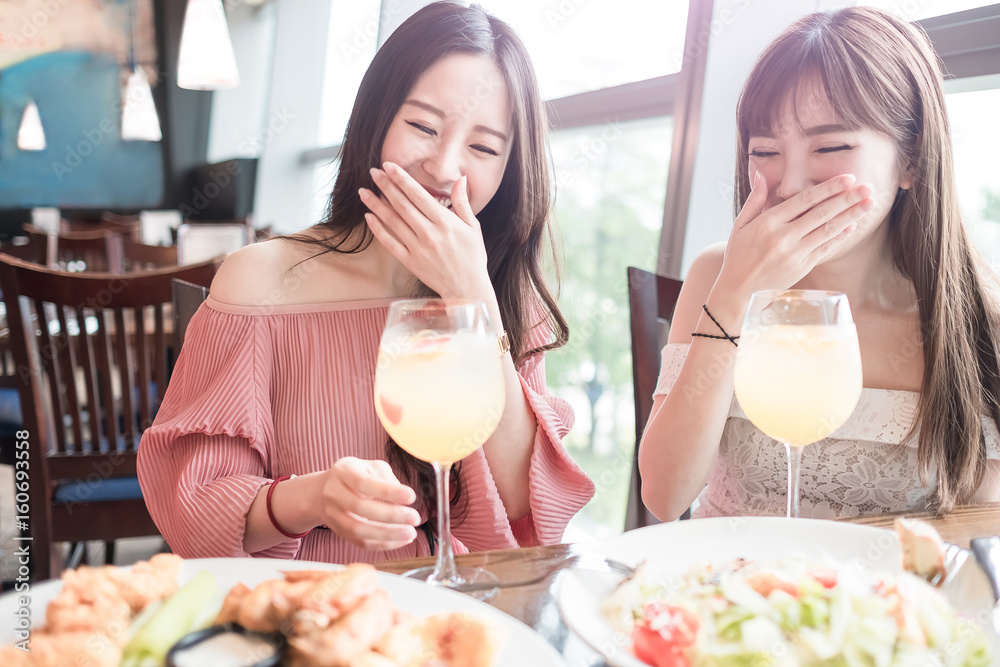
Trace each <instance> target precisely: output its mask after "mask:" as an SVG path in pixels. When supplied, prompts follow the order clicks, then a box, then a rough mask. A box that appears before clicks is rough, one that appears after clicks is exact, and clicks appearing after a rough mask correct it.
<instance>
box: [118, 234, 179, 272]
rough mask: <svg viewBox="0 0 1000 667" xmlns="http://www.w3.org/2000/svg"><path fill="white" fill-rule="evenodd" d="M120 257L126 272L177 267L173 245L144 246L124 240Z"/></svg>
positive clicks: (175, 248) (175, 251)
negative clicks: (121, 256)
mask: <svg viewBox="0 0 1000 667" xmlns="http://www.w3.org/2000/svg"><path fill="white" fill-rule="evenodd" d="M122 255H123V259H124V263H125V270H126V271H155V270H156V269H164V268H167V267H170V266H177V265H178V261H177V246H175V245H173V246H161V245H146V244H144V243H138V242H136V241H130V240H129V239H124V240H123V241H122Z"/></svg>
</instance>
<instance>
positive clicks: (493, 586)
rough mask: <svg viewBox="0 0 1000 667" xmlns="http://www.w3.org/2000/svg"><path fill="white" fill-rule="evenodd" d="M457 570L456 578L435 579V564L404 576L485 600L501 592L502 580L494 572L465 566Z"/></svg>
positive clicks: (411, 571) (405, 573)
mask: <svg viewBox="0 0 1000 667" xmlns="http://www.w3.org/2000/svg"><path fill="white" fill-rule="evenodd" d="M455 570H456V573H457V576H456V577H455V578H454V579H445V580H439V579H435V578H434V567H433V566H427V567H419V568H417V569H416V570H410V571H409V572H404V573H403V576H404V577H408V578H410V579H419V580H420V581H425V582H427V583H428V584H430V585H431V586H443V587H445V588H450V589H452V590H455V591H458V592H459V593H465V594H466V595H468V596H469V597H472V598H475V599H477V600H482V601H483V602H486V601H487V600H492V599H493V598H494V597H496V596H497V594H498V593H499V592H500V588H499V585H500V581H499V580H498V579H497V577H496V575H495V574H493V573H492V572H489V571H487V570H484V569H483V568H481V567H463V566H459V567H456V568H455Z"/></svg>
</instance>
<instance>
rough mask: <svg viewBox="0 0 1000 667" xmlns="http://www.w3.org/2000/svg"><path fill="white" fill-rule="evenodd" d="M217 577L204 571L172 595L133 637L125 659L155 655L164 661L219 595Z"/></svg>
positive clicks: (159, 661) (127, 646) (157, 658)
mask: <svg viewBox="0 0 1000 667" xmlns="http://www.w3.org/2000/svg"><path fill="white" fill-rule="evenodd" d="M215 588H216V586H215V577H213V576H212V575H211V574H210V573H209V572H207V571H205V570H202V571H201V572H199V573H198V574H196V575H195V576H194V577H193V578H192V579H191V581H189V582H187V583H186V584H184V586H182V587H181V588H180V589H179V590H178V591H177V592H176V593H174V594H173V595H172V596H171V597H169V598H168V599H166V600H164V602H163V604H162V605H161V606H160V608H159V609H157V610H156V612H155V613H153V614H152V615H151V616H150V617H149V618H148V619H147V620H146V622H145V623H144V624H143V625H142V627H140V628H139V629H138V630H137V631H136V633H135V634H134V635H133V636H132V639H130V640H129V642H128V643H127V644H126V645H125V648H124V649H123V651H122V654H123V661H124V660H129V659H134V660H144V659H145V658H153V659H154V660H155V661H156V663H157V664H163V659H164V658H165V657H166V655H167V651H169V650H170V647H171V646H173V645H174V644H176V643H177V640H179V639H180V638H181V637H183V636H184V635H186V634H187V633H188V632H190V631H191V630H192V626H193V625H194V621H195V619H196V618H197V617H198V615H199V614H200V613H201V611H202V610H203V609H204V608H205V606H206V605H207V604H208V603H209V602H210V601H211V600H212V598H213V597H214V596H215Z"/></svg>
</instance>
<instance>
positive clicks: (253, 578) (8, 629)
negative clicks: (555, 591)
mask: <svg viewBox="0 0 1000 667" xmlns="http://www.w3.org/2000/svg"><path fill="white" fill-rule="evenodd" d="M339 569H341V566H340V565H330V564H328V563H311V562H308V561H297V560H279V559H269V558H205V559H189V560H185V561H184V564H183V565H182V566H181V572H180V575H179V576H178V582H179V583H180V584H184V583H185V582H186V581H187V580H189V579H190V578H191V577H193V576H194V575H195V574H196V573H198V572H200V571H201V570H208V571H209V572H211V573H212V575H213V576H214V577H215V580H216V583H217V585H218V590H219V591H220V593H219V595H220V598H219V603H221V602H222V599H221V596H222V595H223V594H224V593H225V592H228V591H229V589H231V588H232V587H233V586H235V585H236V584H237V583H240V582H242V583H244V584H246V585H248V586H250V587H253V586H256V585H257V584H259V583H261V582H263V581H266V580H268V579H277V578H280V577H281V571H283V570H339ZM379 579H380V583H381V585H382V588H384V589H385V590H386V591H388V593H389V595H391V596H392V600H393V602H394V603H395V604H396V606H397V607H398V608H399V609H402V610H403V611H407V612H410V613H413V614H419V615H423V616H426V615H429V614H439V613H445V612H470V613H473V614H475V615H477V616H479V617H481V618H483V619H485V620H491V621H494V622H495V623H496V624H497V625H499V626H501V627H503V628H504V630H505V631H506V634H507V637H506V640H505V642H504V647H503V651H502V652H501V654H500V659H499V660H498V661H497V664H498V665H516V666H517V667H550V666H564V665H565V663H564V662H563V659H562V657H561V656H560V655H559V653H558V652H557V651H556V650H555V648H553V646H552V645H551V644H549V643H548V642H547V641H545V639H544V638H543V637H542V636H541V635H539V634H538V633H537V632H535V631H534V630H532V629H531V628H529V627H528V626H527V625H525V624H524V623H521V622H520V621H518V620H517V619H515V618H513V617H511V616H508V615H507V614H504V613H503V612H501V611H498V610H497V609H494V608H493V607H491V606H489V605H488V604H485V603H483V602H479V601H478V600H473V599H472V598H470V597H468V596H466V595H462V594H461V593H456V592H454V591H450V590H447V589H443V588H435V587H431V586H428V585H427V584H424V583H422V582H419V581H414V580H412V579H406V578H403V577H400V576H397V575H394V574H388V573H385V572H380V573H379ZM61 587H62V583H61V582H59V581H49V582H45V583H43V584H38V585H37V586H32V587H31V590H30V593H28V595H29V596H30V609H31V618H32V627H41V626H42V625H43V624H44V619H45V609H46V607H47V605H48V603H49V601H50V600H51V599H52V598H54V597H55V595H56V594H57V593H58V592H59V589H60V588H61ZM22 595H25V594H24V593H16V592H10V593H5V594H4V595H2V596H0V644H10V643H12V642H13V637H14V619H15V616H14V612H15V611H16V609H17V607H18V604H19V602H18V597H19V596H22Z"/></svg>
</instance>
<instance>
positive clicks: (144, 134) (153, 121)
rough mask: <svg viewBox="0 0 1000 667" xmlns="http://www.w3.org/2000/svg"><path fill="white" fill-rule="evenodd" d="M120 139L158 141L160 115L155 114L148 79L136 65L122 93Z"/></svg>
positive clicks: (160, 134) (161, 136) (160, 135)
mask: <svg viewBox="0 0 1000 667" xmlns="http://www.w3.org/2000/svg"><path fill="white" fill-rule="evenodd" d="M122 95H123V100H122V140H123V141H160V140H161V139H163V133H162V132H161V131H160V117H159V116H157V115H156V105H155V104H154V103H153V91H152V90H150V88H149V79H147V78H146V73H145V72H144V71H143V70H142V68H141V67H136V68H135V69H134V70H132V73H131V74H129V76H128V81H127V82H126V84H125V92H124V93H122Z"/></svg>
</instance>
